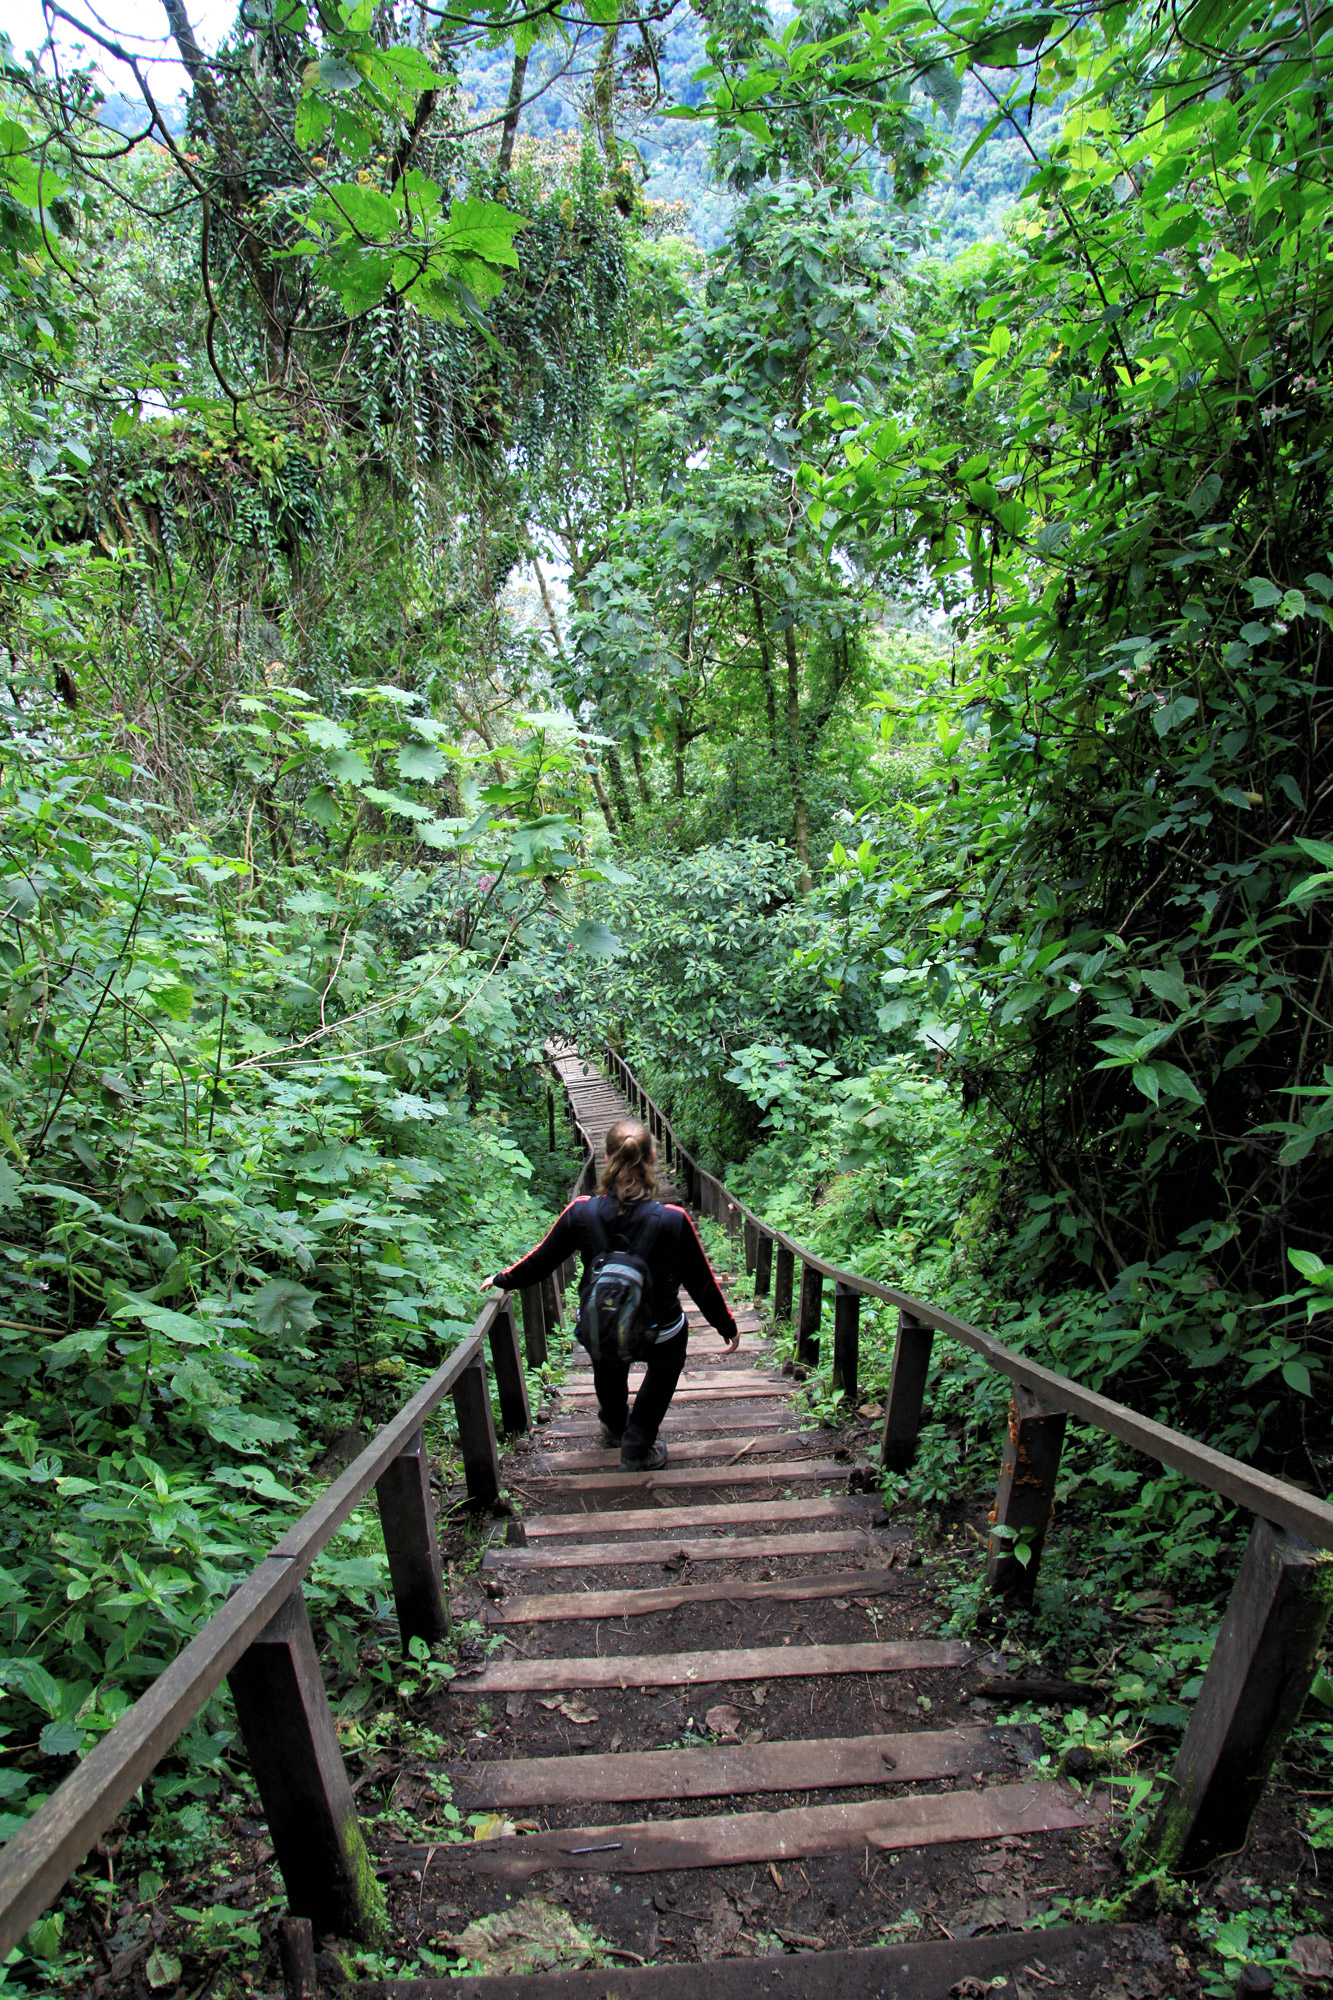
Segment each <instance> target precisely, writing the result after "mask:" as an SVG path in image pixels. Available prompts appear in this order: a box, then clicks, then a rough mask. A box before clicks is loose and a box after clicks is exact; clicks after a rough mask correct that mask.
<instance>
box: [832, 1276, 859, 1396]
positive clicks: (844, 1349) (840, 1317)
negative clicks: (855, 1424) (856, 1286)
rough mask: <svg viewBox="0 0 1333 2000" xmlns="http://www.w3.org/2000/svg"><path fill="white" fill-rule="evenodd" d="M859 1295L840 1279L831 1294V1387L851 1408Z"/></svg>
mask: <svg viewBox="0 0 1333 2000" xmlns="http://www.w3.org/2000/svg"><path fill="white" fill-rule="evenodd" d="M860 1341H861V1295H860V1293H859V1292H856V1291H854V1290H853V1289H852V1287H851V1286H850V1285H844V1284H843V1282H842V1280H841V1279H839V1280H838V1283H837V1284H836V1285H835V1287H834V1293H833V1387H834V1389H835V1390H836V1389H841V1390H842V1394H843V1400H844V1401H845V1402H846V1403H847V1405H848V1406H849V1407H850V1408H855V1405H856V1384H857V1373H858V1369H859V1366H860Z"/></svg>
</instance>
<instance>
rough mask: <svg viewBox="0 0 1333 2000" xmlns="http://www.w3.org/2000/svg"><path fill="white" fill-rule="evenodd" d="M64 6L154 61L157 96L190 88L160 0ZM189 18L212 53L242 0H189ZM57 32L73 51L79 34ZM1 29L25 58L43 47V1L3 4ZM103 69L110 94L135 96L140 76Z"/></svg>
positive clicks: (108, 64)
mask: <svg viewBox="0 0 1333 2000" xmlns="http://www.w3.org/2000/svg"><path fill="white" fill-rule="evenodd" d="M60 4H61V5H62V6H63V8H64V10H65V12H66V13H67V14H74V15H79V16H82V18H83V19H85V20H86V21H88V22H89V23H90V25H93V26H97V24H98V18H99V17H100V20H101V23H102V29H101V31H102V32H105V31H108V30H109V32H110V38H111V39H113V40H115V41H118V42H120V43H122V45H123V46H124V47H126V48H128V49H131V50H132V51H133V52H134V53H135V54H136V55H142V56H145V57H148V58H150V59H151V62H152V67H151V68H150V70H149V80H150V83H151V87H152V90H153V93H154V95H155V96H156V95H158V94H159V92H160V93H162V94H163V95H164V96H165V97H166V98H172V97H175V96H176V95H177V93H178V92H180V91H182V90H184V89H186V88H187V82H186V76H185V71H184V70H183V69H182V68H181V66H180V64H179V63H178V62H175V61H173V60H171V59H170V58H171V56H172V55H173V54H174V49H173V46H172V44H171V42H170V41H169V39H168V37H167V24H166V16H165V14H164V13H163V11H162V8H161V5H160V4H159V0H91V4H89V3H88V0H60ZM189 14H190V20H191V23H192V25H193V27H194V31H195V34H196V35H197V36H198V38H199V41H200V43H201V44H202V46H203V47H204V48H206V49H211V48H213V47H215V46H216V44H217V43H218V42H219V41H220V40H221V38H222V37H223V36H224V35H225V34H226V32H227V30H228V28H229V27H230V26H231V24H232V22H233V21H234V20H235V18H236V0H189ZM57 29H58V33H57V40H58V42H59V45H60V47H61V49H62V50H63V51H64V52H65V53H66V54H69V53H71V52H72V51H73V49H74V48H75V46H76V45H77V43H78V39H79V38H78V35H77V34H76V33H75V31H74V30H73V29H72V28H70V27H69V26H68V24H67V23H65V22H63V21H61V22H59V23H57ZM0 30H3V32H4V33H5V34H7V35H8V36H9V39H10V41H11V42H12V43H13V45H14V47H15V49H16V50H17V51H18V52H19V54H23V53H24V52H25V51H26V50H28V49H35V48H37V47H38V46H39V45H40V44H41V42H42V41H43V40H44V39H45V35H46V25H45V21H44V19H43V16H42V6H41V0H0ZM87 46H88V49H89V53H90V54H91V53H96V52H95V50H94V49H93V47H92V44H88V45H87ZM98 66H99V68H100V69H101V71H102V74H103V76H104V77H105V79H106V85H107V88H108V89H109V90H113V91H114V90H120V91H125V92H126V93H128V94H135V86H134V78H133V76H132V75H131V74H130V73H129V71H128V70H127V69H125V68H124V67H123V66H122V65H121V64H118V63H116V62H114V61H112V60H111V59H110V58H108V57H104V56H102V57H99V58H98Z"/></svg>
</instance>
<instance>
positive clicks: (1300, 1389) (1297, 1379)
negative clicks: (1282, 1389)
mask: <svg viewBox="0 0 1333 2000" xmlns="http://www.w3.org/2000/svg"><path fill="white" fill-rule="evenodd" d="M1282 1380H1283V1381H1284V1382H1285V1383H1286V1385H1287V1387H1288V1388H1289V1389H1294V1390H1295V1391H1296V1393H1297V1395H1299V1396H1308V1395H1310V1394H1311V1393H1312V1391H1311V1388H1310V1371H1309V1369H1308V1368H1307V1367H1306V1366H1305V1363H1304V1362H1303V1361H1284V1362H1283V1364H1282Z"/></svg>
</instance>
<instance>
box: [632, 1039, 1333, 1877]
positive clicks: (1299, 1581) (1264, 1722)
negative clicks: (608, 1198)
mask: <svg viewBox="0 0 1333 2000" xmlns="http://www.w3.org/2000/svg"><path fill="white" fill-rule="evenodd" d="M606 1056H607V1061H608V1063H609V1065H610V1069H611V1073H612V1075H613V1076H614V1077H615V1079H616V1082H617V1083H618V1085H619V1087H620V1088H621V1090H623V1091H624V1093H625V1095H626V1097H627V1098H628V1099H629V1101H630V1103H631V1105H633V1106H634V1108H635V1110H636V1111H637V1113H638V1115H639V1117H640V1118H641V1119H642V1120H643V1122H644V1123H645V1124H646V1125H647V1126H648V1127H649V1128H650V1130H651V1131H652V1132H653V1133H654V1134H655V1135H656V1137H657V1139H658V1143H659V1145H660V1147H661V1150H662V1154H663V1157H664V1160H665V1162H666V1164H667V1165H669V1166H670V1167H671V1168H672V1169H673V1171H674V1174H675V1177H676V1179H677V1181H678V1183H680V1184H681V1185H682V1186H683V1188H684V1190H685V1192H686V1195H687V1198H688V1199H689V1200H690V1201H691V1202H692V1204H693V1205H694V1206H695V1207H697V1208H698V1210H699V1212H700V1213H701V1214H703V1215H707V1216H711V1217H713V1219H714V1220H716V1221H717V1222H719V1223H720V1224H721V1225H722V1226H723V1227H724V1228H726V1229H728V1230H729V1231H730V1232H731V1233H732V1234H733V1235H740V1236H742V1237H743V1240H744V1247H745V1268H746V1272H747V1274H749V1275H753V1278H754V1289H755V1297H756V1299H762V1298H766V1297H768V1295H769V1292H770V1289H771V1292H772V1311H773V1315H774V1317H775V1318H776V1319H778V1320H790V1319H791V1318H792V1315H793V1310H794V1311H795V1315H796V1329H795V1331H796V1359H797V1361H798V1362H799V1363H800V1364H802V1365H804V1366H806V1367H812V1366H814V1365H815V1363H816V1362H817V1361H818V1358H819V1346H820V1339H821V1328H822V1320H823V1286H824V1280H825V1279H830V1280H831V1281H832V1283H833V1287H834V1310H833V1352H832V1366H831V1371H830V1372H831V1376H832V1382H833V1387H834V1388H835V1389H841V1390H842V1391H843V1392H844V1396H845V1398H846V1400H847V1402H848V1404H849V1405H850V1404H853V1403H854V1402H855V1398H856V1395H857V1384H858V1368H859V1354H858V1347H859V1332H860V1311H861V1300H862V1299H863V1298H871V1299H879V1300H882V1301H883V1302H884V1303H885V1304H887V1305H890V1306H894V1307H896V1308H897V1313H898V1326H897V1338H896V1341H895V1344H894V1352H893V1364H892V1369H891V1372H890V1376H889V1387H888V1393H887V1396H886V1397H885V1410H884V1429H883V1436H882V1442H881V1447H880V1455H881V1460H882V1463H883V1465H884V1467H885V1469H886V1470H887V1471H895V1472H901V1471H905V1470H906V1469H907V1467H908V1466H910V1465H911V1463H912V1460H913V1457H914V1456H915V1453H916V1448H917V1439H918V1436H919V1433H920V1430H921V1423H922V1415H923V1411H924V1408H925V1398H926V1390H927V1386H928V1381H929V1371H930V1359H931V1347H932V1343H933V1340H934V1336H935V1334H936V1333H944V1334H947V1335H948V1336H949V1337H950V1338H951V1339H953V1340H956V1341H958V1342H959V1343H960V1344H961V1345H962V1346H964V1347H968V1348H970V1349H971V1350H972V1351H973V1353H975V1354H979V1355H981V1357H982V1359H983V1360H984V1361H986V1362H987V1363H988V1365H989V1366H990V1367H992V1368H993V1369H995V1370H996V1371H997V1373H999V1374H1001V1375H1004V1376H1007V1377H1008V1379H1009V1381H1010V1383H1011V1385H1012V1387H1011V1392H1010V1402H1009V1422H1008V1430H1007V1434H1006V1437H1005V1440H1004V1447H1003V1452H1002V1456H1001V1465H1000V1480H999V1488H998V1491H997V1493H996V1499H995V1506H994V1508H993V1510H992V1512H991V1517H990V1524H991V1525H990V1543H989V1549H988V1580H989V1583H990V1586H991V1588H992V1589H993V1590H994V1591H996V1592H998V1593H1000V1594H1001V1595H1003V1596H1005V1597H1007V1598H1016V1599H1020V1600H1021V1599H1024V1598H1031V1596H1032V1593H1033V1589H1034V1586H1035V1583H1036V1577H1037V1569H1038V1564H1039V1562H1040V1559H1041V1552H1042V1547H1043V1544H1044V1541H1045V1538H1046V1534H1047V1530H1048V1529H1049V1527H1050V1523H1051V1518H1052V1515H1053V1513H1054V1508H1055V1482H1056V1474H1057V1471H1058V1468H1059V1462H1060V1450H1061V1446H1062V1444H1063V1441H1064V1431H1065V1423H1066V1419H1067V1417H1068V1416H1069V1415H1073V1416H1076V1417H1079V1418H1082V1419H1083V1420H1084V1421H1085V1422H1086V1423H1089V1424H1092V1425H1094V1426H1096V1427H1097V1428H1098V1429H1099V1430H1102V1431H1104V1432H1106V1434H1107V1435H1108V1436H1110V1437H1114V1438H1118V1439H1119V1440H1120V1442H1121V1443H1122V1444H1127V1445H1129V1446H1131V1447H1132V1448H1133V1449H1134V1450H1135V1451H1138V1452H1141V1453H1142V1454H1143V1455H1144V1456H1145V1457H1146V1458H1149V1459H1154V1460H1156V1461H1157V1462H1158V1463H1159V1464H1162V1465H1169V1466H1171V1467H1172V1468H1173V1469H1174V1470H1176V1471H1177V1472H1182V1473H1185V1474H1186V1475H1188V1477H1190V1478H1191V1479H1195V1480H1197V1481H1198V1482H1199V1484H1200V1485H1201V1486H1206V1487H1208V1488H1210V1489H1211V1490H1212V1491H1213V1492H1214V1493H1220V1494H1222V1495H1223V1497H1224V1498H1226V1499H1227V1500H1231V1501H1233V1502H1234V1503H1235V1504H1236V1506H1238V1507H1242V1508H1245V1509H1247V1510H1248V1511H1249V1512H1250V1513H1252V1514H1253V1515H1254V1516H1255V1521H1254V1527H1253V1529H1252V1531H1251V1534H1250V1538H1249V1543H1248V1545H1247V1548H1246V1551H1245V1555H1244V1557H1243V1559H1242V1562H1241V1565H1240V1572H1239V1575H1238V1576H1237V1579H1236V1583H1235V1587H1234V1589H1233V1590H1232V1593H1231V1599H1230V1602H1229V1604H1228V1606H1227V1610H1226V1614H1225V1616H1224V1618H1223V1620H1222V1625H1221V1629H1220V1631H1219V1633H1218V1635H1217V1641H1216V1644H1215V1646H1214V1649H1213V1655H1212V1659H1211V1661H1210V1663H1209V1666H1208V1670H1207V1673H1206V1674H1205V1676H1204V1681H1203V1686H1202V1688H1201V1690H1200V1693H1199V1695H1198V1698H1197V1700H1196V1701H1195V1704H1194V1709H1193V1713H1192V1716H1191V1719H1190V1724H1189V1728H1188V1730H1187V1731H1186V1735H1185V1740H1184V1743H1183V1744H1182V1746H1181V1750H1180V1754H1179V1757H1178V1758H1177V1760H1176V1765H1175V1769H1174V1772H1173V1773H1172V1780H1171V1785H1170V1787H1169V1789H1168V1795H1167V1798H1166V1801H1165V1803H1164V1805H1163V1806H1162V1808H1161V1810H1160V1811H1159V1813H1158V1816H1157V1819H1156V1822H1155V1824H1154V1826H1153V1829H1152V1831H1151V1834H1150V1836H1149V1844H1150V1846H1151V1847H1152V1848H1153V1850H1154V1851H1155V1853H1156V1856H1157V1858H1158V1860H1159V1861H1160V1862H1161V1864H1162V1865H1164V1866H1167V1867H1170V1868H1185V1869H1189V1868H1193V1867H1197V1866H1199V1865H1202V1864H1203V1863H1204V1862H1206V1861H1207V1860H1209V1859H1210V1858H1212V1857H1214V1856H1216V1855H1220V1854H1226V1853H1232V1852H1235V1851H1236V1850H1238V1849H1239V1848H1241V1847H1242V1846H1243V1845H1244V1843H1245V1839H1246V1836H1247V1833H1248V1829H1249V1823H1250V1819H1251V1817H1252V1815H1253V1812H1254V1808H1255V1806H1256V1805H1257V1804H1258V1801H1259V1799H1260V1797H1261V1796H1262V1793H1263V1790H1264V1786H1265V1785H1266V1783H1267V1781H1268V1777H1269V1774H1270V1772H1271V1770H1272V1767H1273V1764H1274V1762H1275V1760H1276V1758H1277V1756H1278V1754H1279V1752H1280V1751H1281V1748H1282V1745H1283V1743H1284V1741H1285V1740H1286V1737H1287V1735H1288V1733H1289V1731H1290V1730H1291V1728H1292V1726H1293V1724H1294V1723H1295V1722H1296V1720H1297V1718H1298V1716H1299V1714H1300V1711H1301V1708H1302V1706H1303V1704H1304V1702H1305V1699H1306V1697H1307V1695H1308V1693H1309V1690H1310V1684H1311V1681H1312V1679H1313V1676H1314V1672H1315V1668H1316V1664H1317V1660H1318V1654H1319V1647H1320V1644H1321V1642H1322V1639H1323V1635H1324V1628H1325V1625H1326V1624H1327V1621H1328V1617H1329V1612H1330V1609H1333V1554H1331V1553H1330V1552H1331V1551H1333V1506H1330V1505H1329V1504H1328V1502H1327V1501H1324V1500H1321V1499H1320V1498H1319V1497H1318V1496H1317V1495H1316V1494H1313V1493H1307V1492H1304V1491H1303V1490H1302V1489H1301V1488H1300V1487H1298V1486H1293V1485H1291V1484H1290V1483H1289V1482H1288V1481H1287V1480H1284V1479H1275V1478H1273V1477H1272V1476H1271V1475H1270V1474H1268V1473H1266V1472H1260V1471H1258V1470H1256V1469H1255V1467H1253V1466H1249V1465H1244V1464H1242V1463H1241V1462H1240V1460H1239V1459H1235V1458H1230V1457H1228V1456H1227V1454H1226V1453H1225V1452H1220V1451H1214V1450H1213V1449H1212V1447H1211V1446H1209V1445H1206V1444H1201V1443H1199V1442H1198V1440H1197V1439H1195V1438H1191V1437H1187V1436H1186V1435H1185V1434H1184V1433H1183V1432H1181V1431H1177V1430H1173V1429H1172V1428H1171V1427H1170V1426H1169V1425H1167V1424H1159V1423H1156V1422H1154V1421H1153V1419H1152V1418H1151V1417H1144V1416H1140V1415H1139V1413H1138V1411H1136V1410H1131V1409H1129V1408H1128V1407H1127V1406H1126V1405H1125V1404H1124V1403H1117V1402H1115V1401H1113V1400H1112V1398H1111V1397H1109V1396H1103V1395H1102V1394H1100V1392H1099V1391H1097V1390H1095V1389H1089V1388H1086V1387H1085V1386H1084V1385H1083V1384H1082V1383H1080V1382H1076V1381H1073V1380H1071V1378H1070V1377H1068V1376H1066V1375H1061V1374H1058V1373H1057V1372H1056V1371H1055V1370H1054V1369H1051V1368H1046V1367H1043V1366H1042V1364H1041V1363H1040V1362H1036V1361H1031V1360H1029V1359H1028V1358H1027V1356H1026V1355H1023V1354H1019V1353H1018V1352H1017V1351H1016V1350H1015V1349H1014V1348H1012V1347H1006V1346H1005V1344H1004V1342H1003V1341H999V1340H996V1339H995V1338H994V1337H993V1335H991V1334H988V1333H983V1332H982V1330H981V1328H980V1327H976V1326H971V1325H969V1323H968V1322H967V1321H966V1320H962V1319H958V1318H956V1317H955V1315H954V1314H953V1313H948V1312H944V1311H942V1310H941V1309H940V1308H939V1307H938V1306H932V1305H930V1304H928V1303H927V1302H926V1301H925V1300H924V1299H916V1298H912V1297H911V1296H910V1295H909V1294H908V1293H906V1292H900V1291H896V1290H895V1289H894V1287H893V1286H892V1285H882V1284H880V1283H878V1282H877V1281H876V1280H875V1279H873V1278H866V1277H862V1276H861V1274H860V1273H859V1272H856V1271H843V1270H840V1269H839V1268H838V1267H837V1266H836V1265H835V1264H830V1263H828V1262H827V1261H826V1260H825V1259H824V1258H822V1257H817V1256H816V1255H815V1254H814V1252H813V1251H811V1250H807V1249H806V1248H805V1247H804V1246H803V1245H802V1244H800V1243H796V1242H794V1241H793V1240H792V1238H791V1237H790V1236H786V1235H784V1234H783V1232H782V1231H781V1230H780V1229H774V1228H773V1227H772V1226H771V1224H769V1223H767V1222H765V1221H764V1220H763V1218H762V1216H759V1215H756V1214H755V1213H754V1212H753V1210H751V1209H749V1208H747V1207H746V1206H745V1204H744V1202H741V1201H738V1200H737V1199H736V1197H735V1196H734V1195H732V1194H731V1193H729V1192H728V1190H727V1188H726V1187H725V1186H724V1185H723V1183H722V1182H721V1181H720V1180H718V1179H717V1178H716V1176H715V1175H712V1174H709V1173H706V1172H705V1171H704V1170H703V1168H701V1167H700V1166H699V1164H698V1162H697V1160H696V1159H695V1158H694V1156H693V1154H692V1153H691V1152H690V1151H689V1150H688V1148H686V1147H684V1146H682V1145H681V1143H680V1141H679V1139H678V1138H677V1136H676V1132H675V1128H674V1126H673V1125H672V1123H671V1120H670V1119H669V1118H668V1117H667V1116H666V1114H665V1113H664V1112H663V1111H662V1110H661V1108H660V1107H659V1106H658V1105H657V1104H655V1103H654V1101H653V1099H652V1098H651V1097H650V1096H649V1095H648V1093H647V1091H646V1090H645V1089H644V1088H643V1085H642V1084H641V1083H640V1082H639V1080H638V1078H637V1077H636V1076H635V1075H634V1072H633V1071H632V1070H631V1069H630V1067H629V1065H628V1064H627V1063H626V1062H625V1061H624V1060H623V1058H622V1057H621V1056H620V1055H619V1053H618V1052H617V1051H616V1050H615V1049H610V1048H608V1050H607V1052H606ZM798 1272H799V1286H798V1281H797V1274H798Z"/></svg>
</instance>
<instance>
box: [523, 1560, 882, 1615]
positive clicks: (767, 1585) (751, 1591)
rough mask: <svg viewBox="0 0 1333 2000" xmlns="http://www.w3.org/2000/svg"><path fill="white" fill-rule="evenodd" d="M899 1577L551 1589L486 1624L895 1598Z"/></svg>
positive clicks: (869, 1574) (855, 1573)
mask: <svg viewBox="0 0 1333 2000" xmlns="http://www.w3.org/2000/svg"><path fill="white" fill-rule="evenodd" d="M904 1587H905V1586H904V1583H903V1579H902V1577H901V1575H897V1574H895V1572H894V1571H893V1570H889V1569H853V1570H844V1571H842V1572H840V1573H838V1574H835V1575H832V1576H793V1577H774V1578H773V1579H772V1581H768V1580H765V1579H763V1578H760V1579H759V1580H758V1581H753V1582H752V1581H749V1580H747V1579H745V1578H742V1577H724V1578H723V1579H722V1580H721V1581H720V1582H718V1583H689V1584H681V1585H678V1586H677V1587H676V1588H674V1589H668V1590H552V1591H547V1592H546V1593H545V1594H544V1595H543V1596H540V1597H506V1598H504V1599H502V1600H501V1602H500V1603H498V1604H488V1605H487V1606H486V1613H485V1616H486V1623H487V1624H488V1625H545V1624H548V1623H563V1624H567V1623H569V1622H570V1621H571V1620H583V1619H591V1620H593V1621H594V1622H595V1621H596V1620H597V1619H599V1618H642V1617H645V1616H647V1614H648V1613H650V1612H654V1611H679V1610H680V1609H681V1607H682V1605H685V1604H756V1603H762V1602H764V1601H766V1600H770V1599H771V1600H773V1601H774V1602H776V1603H779V1604H805V1603H808V1602H811V1601H813V1600H814V1599H816V1598H821V1597H849V1598H860V1597H897V1596H899V1595H901V1593H902V1591H903V1589H904Z"/></svg>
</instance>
